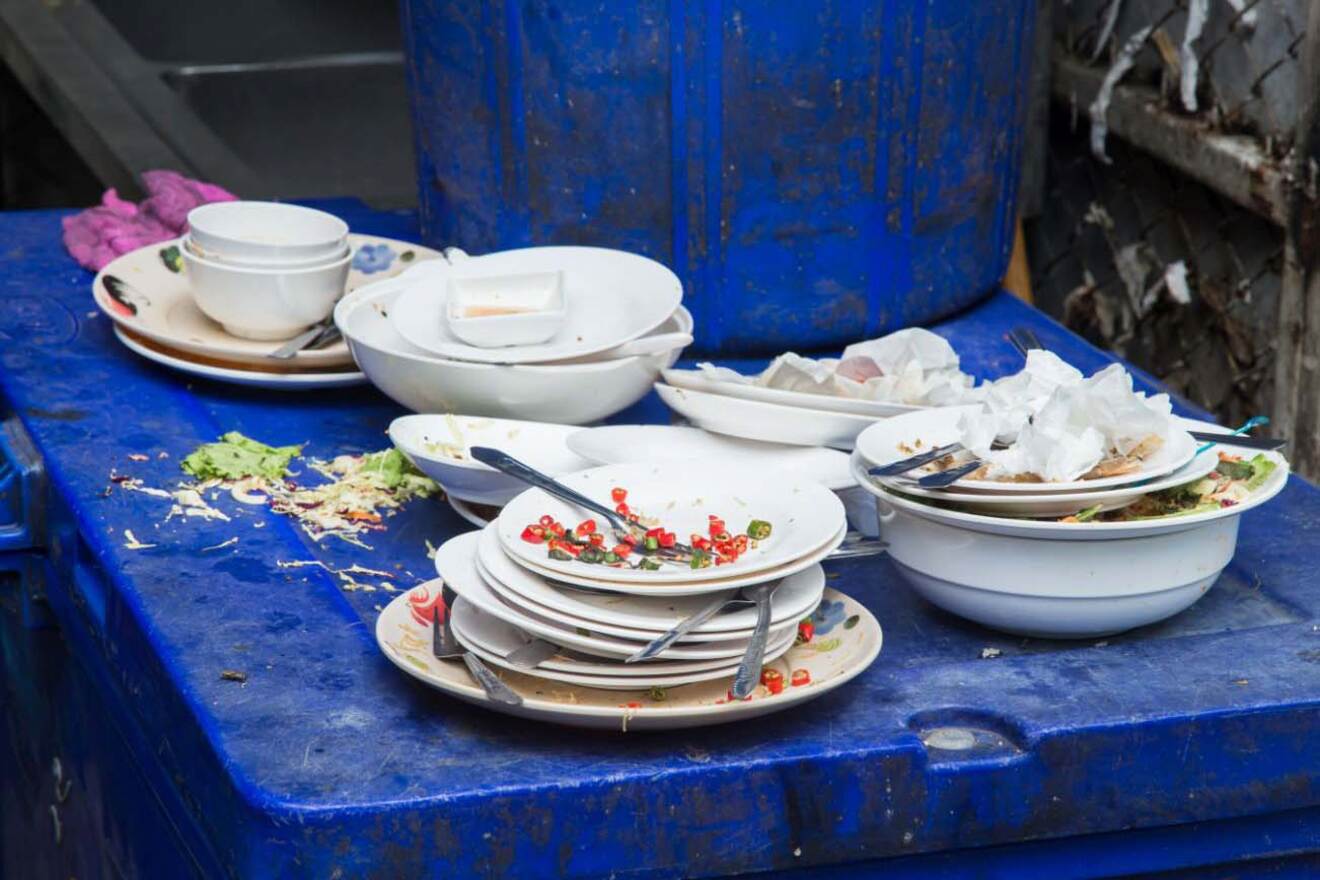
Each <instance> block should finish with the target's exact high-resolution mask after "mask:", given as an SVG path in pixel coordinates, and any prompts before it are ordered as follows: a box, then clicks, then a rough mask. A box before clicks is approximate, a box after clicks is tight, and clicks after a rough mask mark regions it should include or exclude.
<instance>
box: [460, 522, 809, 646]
mask: <svg viewBox="0 0 1320 880" xmlns="http://www.w3.org/2000/svg"><path fill="white" fill-rule="evenodd" d="M479 539H480V535H479V534H478V533H477V532H468V533H466V534H463V535H459V536H458V537H456V538H450V539H449V540H448V541H446V542H445V543H444V544H443V545H441V547H440V549H439V550H437V551H436V553H435V570H436V573H437V574H438V575H440V577H441V578H443V579H444V581H445V583H447V584H448V585H449V586H450V587H452V588H453V590H454V592H456V593H458V595H460V596H462V597H463V598H464V599H467V600H468V601H469V602H471V603H472V604H473V605H475V606H477V607H478V608H480V609H481V610H482V611H485V612H486V613H487V614H492V615H494V616H495V617H498V618H499V619H500V620H503V621H505V622H506V623H510V624H512V625H514V626H516V627H518V629H521V630H523V631H524V632H528V633H531V634H532V635H535V636H539V637H541V638H543V639H548V640H549V641H551V642H554V643H555V644H556V645H564V646H566V647H569V648H576V649H577V650H579V651H584V652H586V653H588V654H595V655H597V656H600V657H617V658H624V657H630V656H632V655H633V654H634V653H636V652H637V650H638V649H639V648H641V647H642V646H643V645H645V644H646V643H647V642H649V641H650V639H648V638H640V639H637V640H633V641H629V640H625V639H620V638H617V637H614V636H607V635H604V634H602V633H597V632H595V631H593V630H590V629H588V628H584V627H577V626H566V625H564V624H561V623H556V622H555V621H553V620H550V619H548V618H543V617H541V616H540V615H537V614H534V613H532V612H531V611H528V610H527V609H525V608H515V607H514V606H512V605H510V604H509V603H508V602H506V601H504V600H503V599H502V598H500V596H499V594H498V593H496V592H495V591H494V590H492V589H491V588H490V586H489V585H488V584H487V583H486V582H485V580H484V579H483V578H482V577H481V571H480V569H478V568H477V542H478V540H479ZM796 628H797V621H789V622H788V623H786V624H780V625H779V626H778V627H775V626H772V627H771V628H770V638H771V639H772V640H774V639H775V638H777V637H779V636H782V635H783V634H784V633H785V632H789V631H794V630H796ZM746 650H747V639H734V640H729V641H720V642H693V643H687V642H679V643H677V644H675V645H673V646H672V647H671V648H669V649H668V650H667V651H665V657H666V658H668V659H670V660H715V659H721V658H726V657H741V656H742V655H743V653H744V652H745V651H746Z"/></svg>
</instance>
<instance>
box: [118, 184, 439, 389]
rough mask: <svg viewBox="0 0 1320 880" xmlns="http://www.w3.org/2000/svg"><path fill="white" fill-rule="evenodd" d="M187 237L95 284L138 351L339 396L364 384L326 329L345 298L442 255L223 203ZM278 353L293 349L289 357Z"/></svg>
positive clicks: (219, 377) (281, 210)
mask: <svg viewBox="0 0 1320 880" xmlns="http://www.w3.org/2000/svg"><path fill="white" fill-rule="evenodd" d="M189 222H190V224H191V229H190V231H189V233H188V234H187V235H185V236H183V237H182V238H180V239H177V240H174V241H167V242H163V243H161V244H156V245H149V246H147V247H144V248H139V249H138V250H135V251H132V252H130V253H127V254H124V255H123V256H121V257H119V258H117V259H115V260H114V261H112V262H111V263H109V264H108V265H107V266H106V267H105V268H104V269H102V270H101V271H100V272H99V273H97V275H96V278H95V279H94V280H93V282H92V296H93V299H94V301H95V302H96V305H97V306H98V307H99V308H100V309H101V311H102V312H104V313H105V315H106V316H107V317H109V318H110V319H111V320H112V321H114V325H115V326H114V332H115V335H116V336H117V337H118V338H119V340H120V341H121V342H123V343H124V345H125V346H127V347H128V348H129V349H130V350H132V351H133V352H135V353H137V354H139V355H141V356H142V357H144V358H147V359H148V360H151V361H154V362H156V363H158V364H161V365H162V366H165V367H168V368H170V369H172V370H177V371H179V372H183V373H186V374H189V375H192V376H197V377H200V378H204V379H211V380H215V381H221V382H231V383H235V384H239V385H247V386H253V387H260V388H273V389H284V390H291V389H309V388H337V387H343V386H346V385H357V384H362V383H363V382H365V381H366V377H364V376H363V374H362V373H361V372H359V371H358V370H357V368H356V367H355V366H354V364H353V355H352V353H351V352H350V351H349V348H348V345H347V344H345V342H344V341H343V339H341V338H339V337H338V334H337V333H336V332H335V328H334V326H333V325H332V324H331V323H330V322H329V317H330V314H331V311H332V310H333V309H334V306H335V303H336V302H337V301H338V300H339V299H340V297H341V296H342V295H343V294H344V291H345V290H349V291H352V290H354V289H355V288H358V287H360V286H362V285H365V284H367V283H368V282H370V281H373V280H379V279H381V278H387V277H390V276H391V275H395V274H398V273H399V272H402V271H403V270H404V269H405V268H407V267H409V266H413V265H416V264H417V263H419V262H422V261H425V260H427V259H429V258H433V257H438V256H439V254H438V253H437V252H435V251H432V250H428V249H427V248H424V247H420V246H418V245H414V244H408V243H406V242H401V241H393V240H391V239H384V238H377V237H375V236H369V235H354V234H350V233H349V232H348V226H347V225H346V224H345V223H344V222H343V221H342V220H340V219H339V218H338V217H335V216H333V215H331V214H327V213H325V212H323V211H316V210H313V209H310V208H304V207H300V206H297V205H285V204H278V203H273V202H218V203H215V204H210V205H203V206H202V207H200V208H196V209H195V210H193V211H192V213H190V214H189ZM281 349H287V350H286V351H284V352H281Z"/></svg>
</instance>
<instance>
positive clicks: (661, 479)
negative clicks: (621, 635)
mask: <svg viewBox="0 0 1320 880" xmlns="http://www.w3.org/2000/svg"><path fill="white" fill-rule="evenodd" d="M560 483H562V484H563V485H564V486H567V487H568V488H570V489H573V490H576V491H577V492H580V493H582V494H583V495H585V496H587V497H588V498H591V499H592V500H594V501H597V502H598V503H600V504H603V505H605V506H606V507H609V508H612V507H614V502H613V501H612V500H611V491H612V489H614V488H615V487H622V488H624V489H627V490H628V499H627V504H628V505H629V507H631V508H632V510H633V512H634V513H638V514H640V515H641V516H643V517H654V518H657V519H659V520H660V521H661V522H662V523H663V526H664V528H666V529H668V530H670V531H672V532H674V533H675V534H676V535H678V536H679V540H680V541H683V542H686V541H687V540H688V536H689V535H692V534H694V533H695V534H700V535H705V534H707V531H708V527H709V521H708V516H712V515H713V516H718V517H721V518H722V519H724V520H725V522H726V524H727V527H728V529H729V531H730V533H731V534H738V533H740V532H744V531H745V530H746V528H747V525H748V523H749V522H750V521H751V520H754V519H756V520H764V521H766V522H768V523H770V525H771V527H772V531H771V534H770V537H769V538H768V539H766V540H764V541H760V542H759V544H758V546H756V547H754V548H750V549H749V550H748V552H746V553H744V554H743V555H742V556H741V557H740V558H739V559H738V560H737V561H736V562H733V563H730V564H728V565H723V566H714V565H712V566H710V567H708V568H703V569H695V570H694V569H690V568H682V567H679V566H665V567H662V568H661V569H660V570H658V571H644V570H641V569H633V568H607V567H605V566H596V565H589V564H587V563H584V562H578V561H577V560H556V559H551V558H550V556H549V554H548V553H547V550H546V546H545V545H544V544H529V543H528V542H526V541H524V540H522V539H521V537H520V535H521V534H522V531H523V529H524V528H525V527H526V526H527V525H528V524H529V523H535V522H536V521H537V520H539V519H540V518H541V517H542V516H543V515H546V514H549V515H550V516H553V517H554V518H555V519H556V520H558V521H560V522H562V523H563V524H564V525H565V526H566V527H568V528H572V527H573V526H575V525H576V524H577V523H578V522H580V521H581V520H583V519H586V518H587V515H586V514H585V513H584V512H583V511H582V510H581V508H578V507H576V506H575V505H572V504H568V503H567V502H564V501H561V500H559V499H558V498H555V497H553V496H551V495H549V494H547V493H545V492H543V491H541V490H540V489H528V490H527V491H525V492H523V493H522V494H521V495H519V496H518V497H517V498H514V499H513V500H512V501H510V502H509V503H508V504H507V505H505V507H504V510H502V511H501V512H500V518H499V519H498V520H497V521H496V527H497V528H498V529H499V535H500V543H501V544H503V545H504V549H505V550H506V551H508V553H509V554H510V555H512V556H513V557H514V558H516V559H518V560H520V561H522V562H525V563H528V564H531V565H535V566H536V567H537V568H540V569H545V570H549V571H552V572H556V573H558V575H560V576H563V575H576V576H586V577H590V578H593V579H608V580H609V581H611V582H617V583H632V584H642V583H645V584H676V583H700V582H703V581H713V580H720V579H722V578H727V577H732V576H737V575H742V574H749V573H752V572H757V571H763V570H767V569H771V568H776V567H781V566H784V565H787V564H790V563H792V562H794V561H795V560H798V559H801V558H802V557H804V556H806V555H808V554H810V553H811V552H813V551H814V550H816V549H818V548H819V547H820V546H822V545H823V544H825V543H827V542H828V541H829V540H830V539H831V538H832V537H833V536H834V534H835V533H837V532H838V530H839V528H840V527H841V526H846V524H847V516H846V514H845V513H844V509H843V503H842V502H840V501H839V499H838V496H836V495H835V494H834V493H833V492H831V491H830V490H828V489H826V488H825V487H824V486H821V485H820V484H819V483H814V482H812V481H811V480H805V479H802V478H800V477H793V476H790V475H787V474H776V475H775V476H774V479H767V475H766V474H765V473H764V472H761V471H757V470H755V469H744V468H738V467H736V466H719V465H715V466H711V465H706V464H702V465H696V464H684V465H675V464H673V463H670V464H614V465H604V466H603V467H598V468H592V469H591V470H586V471H579V472H577V473H574V474H567V475H565V476H564V477H562V478H561V479H560ZM597 519H599V517H597ZM598 527H599V528H602V529H604V528H606V527H607V524H606V523H604V522H598Z"/></svg>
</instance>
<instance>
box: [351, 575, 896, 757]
mask: <svg viewBox="0 0 1320 880" xmlns="http://www.w3.org/2000/svg"><path fill="white" fill-rule="evenodd" d="M438 590H439V586H438V585H436V584H435V583H434V582H432V583H431V584H423V585H421V586H418V587H414V588H413V589H412V590H409V591H408V592H407V593H404V594H402V595H399V596H396V597H395V598H394V600H393V601H391V602H390V604H389V605H388V606H386V608H385V610H384V611H383V612H381V615H380V617H378V618H377V619H376V643H377V644H378V645H379V646H380V649H381V651H382V652H383V653H384V654H385V657H386V658H387V659H388V660H389V661H390V662H391V663H393V664H394V665H395V666H397V667H398V668H399V669H400V670H402V671H403V672H404V673H406V674H407V675H410V676H412V677H413V678H415V679H417V680H419V681H421V682H423V683H425V684H427V685H429V686H431V687H433V688H436V689H437V690H440V691H443V692H445V693H447V694H450V695H452V696H454V697H456V698H458V699H460V700H463V701H464V702H467V703H472V704H473V705H477V706H482V707H485V708H489V709H492V710H494V711H496V712H502V713H505V714H508V715H513V716H515V717H519V718H528V719H533V720H537V721H547V722H551V723H554V724H568V725H572V726H575V727H592V728H598V729H606V730H622V731H623V732H625V733H626V732H627V731H629V730H677V729H681V728H688V727H703V726H707V725H711V724H723V723H726V722H731V721H743V720H747V719H751V718H757V717H761V716H764V715H769V714H770V713H772V712H777V711H781V710H783V709H790V708H793V707H795V706H800V705H801V704H803V703H805V702H806V701H808V700H811V699H814V698H815V697H818V696H821V695H823V694H826V693H828V692H830V691H832V690H834V689H836V688H838V687H841V686H842V685H844V684H846V683H847V682H849V681H851V680H852V679H853V678H855V677H856V676H857V675H859V674H861V673H862V672H863V671H864V670H865V669H866V668H867V667H868V666H870V665H871V663H872V662H874V660H875V658H876V657H877V656H879V654H880V648H881V645H882V643H883V634H882V633H881V631H880V624H879V623H877V622H876V619H875V618H874V617H873V616H872V615H871V613H870V612H869V611H867V610H866V609H865V608H864V607H862V605H861V604H859V603H857V602H855V601H854V600H852V599H850V598H849V597H847V596H845V595H843V594H842V593H838V592H836V591H834V590H826V591H825V599H826V601H828V602H830V603H838V605H837V606H835V605H833V604H831V606H830V609H831V610H832V611H834V610H835V609H836V608H837V612H836V613H835V614H833V615H832V619H834V618H837V620H838V621H839V622H838V623H836V624H835V625H834V626H832V627H831V628H830V630H829V632H827V633H822V634H821V635H818V636H817V637H815V638H814V639H813V640H812V641H811V642H807V643H806V644H803V645H796V646H794V647H792V648H790V649H789V651H788V653H787V654H785V655H784V656H783V657H781V658H780V659H779V660H777V661H775V662H774V663H773V664H770V665H771V666H772V668H774V669H776V670H778V671H779V672H780V673H782V674H783V675H784V677H785V679H789V677H790V675H791V672H792V670H794V669H803V670H806V671H807V672H808V673H809V674H810V676H811V682H810V683H809V684H805V685H802V686H800V687H792V686H788V687H786V688H785V689H784V690H783V692H781V693H779V694H771V693H769V691H767V690H766V689H765V688H762V687H758V688H757V689H756V690H755V691H754V692H753V694H752V696H751V698H750V699H747V700H735V701H730V700H728V686H727V685H726V684H725V683H724V682H723V681H720V680H716V681H710V682H703V683H701V684H693V685H688V686H686V687H682V688H676V689H674V690H672V691H669V692H668V693H667V694H666V695H665V699H664V700H655V699H653V698H652V695H651V694H649V693H648V692H647V691H645V690H639V691H633V692H624V693H621V692H619V691H610V690H600V689H595V688H586V687H580V686H571V685H565V684H556V683H553V682H548V681H545V680H544V679H537V678H533V677H531V676H527V675H521V674H519V673H516V672H507V671H505V672H502V673H500V677H501V678H502V679H504V683H505V684H507V685H508V686H509V687H510V688H512V689H513V690H514V691H515V692H517V693H518V694H519V695H520V696H522V698H523V702H522V703H521V704H520V705H518V706H505V705H503V704H498V703H492V702H491V701H490V700H489V699H487V697H486V695H485V692H483V691H482V689H481V687H480V686H478V685H477V684H476V682H474V681H473V680H472V678H471V676H470V675H469V674H468V672H467V669H466V667H465V666H464V665H463V662H462V661H457V660H437V659H436V658H435V657H434V656H433V655H432V654H431V629H430V624H429V622H427V621H426V619H425V618H424V617H422V616H420V615H419V616H417V617H414V616H413V613H412V609H413V608H414V607H415V606H416V605H419V604H424V603H427V602H429V601H431V599H432V595H431V594H432V593H433V592H438ZM848 621H852V622H853V625H852V626H847V622H848Z"/></svg>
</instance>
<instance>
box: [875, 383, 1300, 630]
mask: <svg viewBox="0 0 1320 880" xmlns="http://www.w3.org/2000/svg"><path fill="white" fill-rule="evenodd" d="M971 409H972V410H975V409H976V408H975V407H973V408H971ZM966 412H968V408H966V407H950V408H944V409H934V410H929V411H926V412H918V413H911V414H908V415H904V416H899V417H896V418H893V419H889V420H886V421H884V422H881V423H879V424H877V425H875V426H874V427H872V428H869V429H867V430H866V431H865V432H864V433H863V434H862V435H861V436H859V437H858V440H857V448H856V450H855V452H854V453H853V456H852V469H853V474H854V476H855V477H856V478H857V480H858V482H859V484H860V485H861V486H862V487H863V488H865V489H866V490H867V491H868V492H870V493H871V494H872V495H874V496H875V498H876V503H877V508H878V514H879V519H880V530H881V534H882V536H883V537H884V539H885V540H886V541H887V542H888V544H889V554H890V556H891V558H892V559H893V561H894V563H895V566H896V567H897V569H898V571H899V572H900V573H901V574H902V576H903V577H904V579H905V580H906V581H907V582H908V583H909V584H910V585H911V586H912V587H913V588H914V589H916V591H917V592H918V593H920V594H921V595H922V596H924V597H925V598H926V599H928V600H929V601H931V602H933V603H934V604H936V605H939V606H941V607H942V608H944V609H946V610H948V611H951V612H953V613H955V614H958V615H961V616H963V617H967V618H969V619H971V620H975V621H978V622H980V623H983V624H985V625H987V626H990V627H993V628H995V629H1000V630H1004V631H1007V632H1011V633H1016V634H1022V635H1029V636H1039V637H1046V638H1092V637H1096V636H1102V635H1109V634H1113V633H1116V632H1121V631H1124V630H1127V629H1131V628H1133V627H1137V626H1142V625H1145V624H1150V623H1154V622H1156V621H1159V620H1162V619H1164V618H1167V617H1170V616H1172V615H1174V614H1177V613H1178V612H1180V611H1182V610H1184V609H1185V608H1187V607H1188V606H1190V605H1191V604H1192V603H1193V602H1195V601H1196V600H1197V599H1199V598H1200V597H1201V596H1202V595H1203V594H1204V593H1205V592H1206V591H1207V590H1208V589H1209V588H1210V587H1211V586H1212V585H1213V584H1214V582H1215V580H1216V579H1217V578H1218V577H1219V574H1220V572H1221V571H1223V569H1224V568H1225V567H1226V566H1227V565H1228V563H1229V560H1231V559H1232V556H1233V552H1234V549H1235V547H1236V542H1237V529H1238V524H1239V521H1240V517H1241V515H1242V514H1243V513H1245V512H1246V511H1248V510H1250V509H1251V508H1253V507H1256V506H1258V505H1260V504H1262V503H1264V502H1265V501H1267V500H1269V499H1270V498H1272V497H1273V496H1274V495H1275V494H1277V493H1278V492H1279V491H1280V490H1282V488H1283V487H1284V485H1285V484H1286V482H1287V477H1288V463H1287V461H1286V460H1285V459H1284V458H1283V457H1282V456H1280V455H1278V454H1277V453H1274V452H1268V453H1258V452H1256V451H1255V450H1247V449H1242V448H1235V447H1234V446H1233V445H1232V443H1233V437H1232V436H1230V435H1229V432H1228V431H1227V430H1226V429H1224V428H1221V427H1219V426H1216V425H1213V424H1209V423H1202V422H1194V421H1191V420H1187V419H1174V420H1173V423H1172V425H1171V428H1170V431H1169V433H1168V435H1167V436H1166V437H1165V438H1164V440H1163V442H1162V443H1161V444H1160V445H1159V446H1158V448H1157V449H1156V450H1155V451H1154V452H1153V453H1152V454H1150V455H1148V456H1146V457H1145V458H1143V459H1141V460H1138V461H1134V462H1133V463H1132V464H1131V466H1129V467H1125V468H1123V469H1122V472H1121V473H1113V474H1109V475H1105V476H1095V477H1091V478H1084V479H1078V480H1073V481H1070V482H1042V481H1039V480H1036V481H1031V482H1028V481H1004V480H992V479H984V478H980V477H982V474H981V473H980V472H977V471H973V472H972V473H971V474H969V475H968V476H967V477H964V478H962V479H959V480H958V481H956V482H954V483H952V484H951V485H949V486H947V487H943V488H930V487H923V486H921V485H920V482H919V481H920V480H921V479H922V478H923V477H926V476H928V475H932V474H935V473H938V472H940V471H943V470H945V469H948V468H952V467H957V466H959V465H960V464H963V463H964V462H966V461H967V460H968V459H969V458H970V453H968V452H966V451H965V450H955V451H952V452H950V453H949V454H948V455H945V456H942V457H940V458H939V459H936V460H935V461H934V462H931V463H929V464H926V465H923V466H922V467H920V468H917V469H914V470H911V471H908V472H905V473H902V474H896V475H894V474H891V475H877V474H876V473H875V471H877V470H878V469H880V468H883V467H884V466H885V465H890V464H892V463H894V462H897V461H899V460H905V459H908V458H910V457H912V456H914V455H918V454H920V453H922V452H926V451H930V450H934V449H937V448H940V447H944V446H946V444H952V443H955V442H956V441H958V440H959V437H960V420H961V419H962V417H963V415H964V414H965V413H966ZM1189 430H1198V431H1208V432H1213V433H1222V434H1224V435H1225V439H1224V442H1223V443H1222V444H1215V445H1209V444H1205V445H1202V444H1200V443H1198V442H1197V441H1196V440H1195V439H1193V438H1192V437H1191V435H1190V434H1188V433H1187V432H1188V431H1189Z"/></svg>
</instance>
